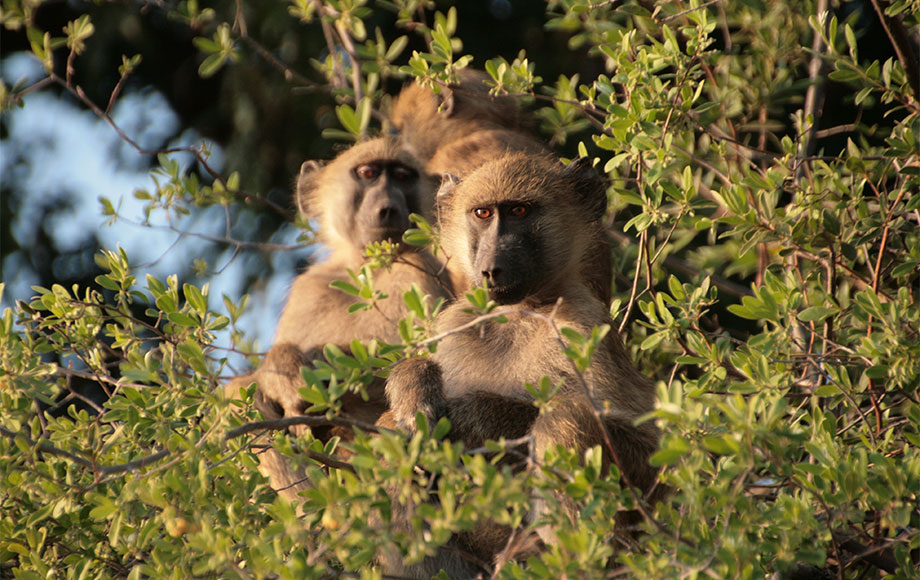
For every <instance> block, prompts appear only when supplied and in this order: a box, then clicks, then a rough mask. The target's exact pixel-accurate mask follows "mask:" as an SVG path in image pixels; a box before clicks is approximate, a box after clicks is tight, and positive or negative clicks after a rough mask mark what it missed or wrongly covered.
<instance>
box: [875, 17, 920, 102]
mask: <svg viewBox="0 0 920 580" xmlns="http://www.w3.org/2000/svg"><path fill="white" fill-rule="evenodd" d="M871 2H872V7H873V8H875V12H876V14H878V19H879V21H880V22H881V23H882V28H884V29H885V34H887V35H888V39H889V40H890V41H891V46H892V47H893V48H894V53H895V54H896V55H897V57H898V62H900V63H901V67H902V68H903V69H904V72H905V73H906V74H907V84H908V85H909V86H910V90H911V91H912V92H913V96H914V101H920V61H918V60H917V55H916V53H915V52H914V48H913V45H914V41H913V40H912V39H911V36H910V33H909V32H908V31H907V29H905V28H904V24H903V23H902V22H901V21H900V20H898V19H897V18H894V17H890V16H888V15H886V14H885V8H887V7H888V2H886V0H871Z"/></svg>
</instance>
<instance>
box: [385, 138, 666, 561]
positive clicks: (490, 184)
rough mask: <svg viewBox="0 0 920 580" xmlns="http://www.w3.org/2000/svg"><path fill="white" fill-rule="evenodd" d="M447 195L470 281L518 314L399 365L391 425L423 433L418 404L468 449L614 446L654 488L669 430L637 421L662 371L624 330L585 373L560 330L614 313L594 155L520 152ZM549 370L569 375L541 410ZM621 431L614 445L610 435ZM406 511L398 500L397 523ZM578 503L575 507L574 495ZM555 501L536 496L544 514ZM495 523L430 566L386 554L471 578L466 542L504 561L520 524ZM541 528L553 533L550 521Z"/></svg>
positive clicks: (444, 189) (391, 391) (443, 206)
mask: <svg viewBox="0 0 920 580" xmlns="http://www.w3.org/2000/svg"><path fill="white" fill-rule="evenodd" d="M437 206H438V211H439V215H440V219H441V225H442V238H443V241H442V243H443V244H444V247H445V248H446V249H447V250H448V251H450V252H451V255H452V256H453V260H455V262H456V265H457V266H458V267H462V268H463V269H464V271H465V272H466V275H467V277H468V278H469V279H471V280H477V279H478V280H483V279H484V280H485V282H486V283H487V286H488V292H489V296H490V298H491V299H492V300H494V301H496V302H497V303H498V304H499V306H498V307H497V308H496V309H495V310H494V311H493V312H494V313H495V314H502V315H504V317H505V318H506V319H507V321H506V322H503V323H500V322H497V321H494V320H493V321H488V322H485V323H483V324H482V325H481V326H476V327H470V328H467V329H465V330H461V331H458V332H456V333H453V334H449V335H448V336H446V337H445V338H444V339H443V340H442V341H441V343H440V344H439V345H438V348H437V351H436V352H435V353H434V354H432V355H431V356H429V357H426V358H413V359H408V360H406V361H403V362H402V363H400V364H399V365H397V366H396V367H395V368H394V369H393V370H392V372H391V374H390V376H389V378H388V380H387V384H386V395H387V399H388V401H389V404H390V410H389V411H387V412H386V413H385V414H384V415H383V416H381V418H380V420H379V424H381V425H387V426H392V425H395V426H398V427H399V428H401V429H404V430H407V431H410V432H412V431H414V430H415V429H416V427H415V416H416V413H418V412H422V413H423V414H424V415H425V416H426V418H427V419H428V421H429V423H430V424H434V423H435V422H436V421H437V420H438V419H439V418H441V417H447V418H448V419H449V420H450V423H451V430H450V432H449V433H448V438H450V439H453V440H462V441H463V442H464V444H465V445H466V446H467V447H479V446H481V445H482V443H483V441H485V440H487V439H498V438H500V437H506V438H514V437H521V436H525V435H529V436H531V437H533V441H534V451H535V456H536V459H537V460H538V461H540V460H542V458H543V455H544V453H545V452H546V450H547V449H549V448H551V447H554V446H556V445H562V446H565V447H568V448H572V449H575V450H577V451H579V452H584V451H585V449H587V448H589V447H591V446H593V445H601V446H602V448H604V451H605V455H606V460H607V461H614V462H615V463H616V464H617V465H618V466H619V467H620V469H621V470H622V473H623V476H624V480H625V481H628V482H629V484H630V485H633V486H635V487H637V488H638V489H640V490H643V491H646V490H649V489H650V488H651V487H652V484H653V482H654V480H655V476H656V473H655V470H654V469H653V468H652V467H651V466H650V465H649V463H648V457H649V455H650V454H651V453H652V452H653V451H654V450H655V448H656V447H657V442H658V431H657V428H656V427H655V426H654V425H653V424H652V423H644V424H642V425H640V426H638V427H637V426H634V424H633V422H634V420H635V419H636V418H637V417H639V416H641V415H643V414H645V413H647V412H649V411H651V410H652V408H653V406H654V389H653V385H652V383H651V381H650V380H648V379H647V378H645V377H644V376H643V375H641V374H640V373H639V372H638V371H637V370H636V368H635V367H634V366H633V365H632V363H631V362H630V360H629V357H628V356H627V354H626V352H625V350H624V348H623V345H622V344H621V342H620V338H619V337H618V336H617V334H616V332H615V331H614V330H613V329H611V330H610V332H609V333H608V334H607V335H606V337H605V338H604V339H603V343H602V345H601V346H600V348H598V349H597V351H596V352H595V353H594V355H593V364H592V365H591V366H590V367H589V368H588V369H587V370H585V371H584V372H583V373H577V372H575V370H574V367H573V364H572V362H571V361H570V360H569V359H568V358H567V357H566V355H565V354H564V352H563V346H562V338H561V336H560V334H559V333H558V331H557V329H558V328H563V327H568V328H571V329H573V330H575V331H577V332H578V333H580V334H582V335H588V334H590V332H591V329H592V328H593V327H595V326H598V325H601V324H612V321H611V320H610V315H609V313H608V311H607V308H606V307H605V306H604V304H602V303H601V301H600V300H598V298H597V296H596V295H595V294H594V293H593V292H592V290H591V289H590V288H589V286H588V283H587V281H586V280H585V276H584V267H583V260H585V258H586V255H587V256H589V257H590V254H591V252H592V245H593V244H594V240H593V238H592V234H591V228H590V227H589V226H590V225H591V224H593V223H595V222H596V221H597V220H599V219H600V218H601V216H602V215H603V213H604V210H605V208H606V194H605V187H604V185H603V183H602V181H601V179H600V178H599V177H598V176H597V174H596V173H595V172H594V170H593V169H592V168H591V167H590V166H589V165H587V164H586V163H584V162H583V161H582V160H579V161H575V162H573V163H571V164H570V165H568V166H567V167H563V165H562V164H561V163H559V162H558V161H556V160H554V159H552V158H550V157H541V156H527V155H511V156H507V157H504V158H501V159H498V160H495V161H492V162H490V163H486V164H484V165H483V166H482V167H480V168H479V169H478V170H476V171H475V172H473V173H472V174H470V175H469V176H467V178H466V179H463V180H460V181H459V182H458V181H456V180H453V179H445V180H444V182H443V184H442V186H441V189H440V190H439V192H438V197H437ZM476 317H477V314H476V313H474V312H470V311H469V308H468V305H466V304H463V303H459V302H458V303H455V304H453V305H450V306H448V307H447V308H446V309H445V310H444V311H443V312H442V313H441V314H440V315H439V317H438V319H437V322H436V331H437V332H439V333H440V332H446V331H448V330H451V329H458V328H461V327H463V326H464V325H465V324H468V323H470V322H471V321H472V320H473V319H475V318H476ZM544 376H546V377H548V378H549V379H550V380H551V381H552V382H553V383H554V384H559V385H561V386H560V387H559V389H558V391H557V392H556V393H555V395H553V397H552V399H551V400H550V406H549V409H548V411H546V412H544V413H542V414H541V413H538V411H537V409H536V408H535V407H534V405H533V404H532V397H531V395H530V393H529V392H528V391H527V389H526V388H525V383H528V382H529V383H531V384H537V383H538V381H539V380H540V379H541V377H544ZM598 415H600V417H602V421H601V420H599V419H598ZM608 439H609V441H611V442H612V450H611V449H609V448H607V447H606V446H605V440H608ZM394 503H396V502H394ZM404 509H405V506H399V505H396V506H394V512H393V513H394V518H395V521H397V523H398V522H399V521H400V520H399V518H400V517H402V516H404V513H402V511H401V510H404ZM568 509H569V515H570V516H571V515H573V513H574V506H568ZM543 510H544V507H543V506H542V505H539V504H536V505H535V506H534V509H533V514H532V515H533V517H534V518H537V517H539V516H540V515H541V513H542V512H543ZM496 528H497V526H494V525H493V526H490V525H489V524H483V525H482V526H481V527H480V529H476V530H474V531H473V532H471V533H468V534H463V535H458V536H457V537H455V538H452V539H451V544H452V546H451V548H454V549H449V550H443V551H441V552H439V554H438V555H437V556H435V557H431V558H427V559H425V560H424V561H423V562H421V563H420V564H418V565H414V566H405V565H404V564H403V562H402V561H401V559H400V558H398V557H395V556H394V555H393V554H384V555H383V556H382V562H383V565H384V568H385V569H386V571H387V573H390V574H396V575H403V576H410V577H413V578H428V577H430V575H431V574H434V573H435V572H437V570H439V569H440V568H444V569H445V570H447V572H448V574H449V575H450V577H451V578H471V577H473V576H475V575H476V574H477V573H479V572H481V570H479V569H478V568H477V566H475V565H473V564H470V563H469V562H468V561H466V560H464V559H462V558H459V557H458V555H457V553H458V552H464V551H465V552H469V553H472V554H473V555H474V556H476V558H478V559H479V560H480V561H486V562H489V561H491V560H492V559H493V558H494V557H495V555H496V554H497V553H498V552H500V551H501V550H502V549H503V548H504V542H505V540H506V539H507V538H508V533H509V530H504V533H501V530H496ZM539 534H540V537H541V538H542V539H543V540H544V541H547V542H551V541H553V538H552V533H551V532H550V531H548V530H545V529H541V530H539Z"/></svg>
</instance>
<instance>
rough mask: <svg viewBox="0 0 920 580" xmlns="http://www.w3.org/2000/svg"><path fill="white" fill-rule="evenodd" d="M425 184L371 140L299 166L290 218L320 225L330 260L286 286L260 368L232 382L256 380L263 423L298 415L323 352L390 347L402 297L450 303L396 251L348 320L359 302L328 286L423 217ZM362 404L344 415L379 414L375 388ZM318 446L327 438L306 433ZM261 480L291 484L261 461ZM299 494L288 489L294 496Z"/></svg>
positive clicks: (419, 263) (444, 287)
mask: <svg viewBox="0 0 920 580" xmlns="http://www.w3.org/2000/svg"><path fill="white" fill-rule="evenodd" d="M434 189H435V186H434V185H433V183H432V181H431V179H430V178H429V177H428V176H427V175H426V174H425V172H424V170H423V168H422V167H421V166H420V165H419V164H418V163H417V162H416V161H415V160H414V158H413V157H411V156H410V155H409V154H408V153H407V152H406V151H405V150H404V149H403V148H401V147H400V146H399V145H398V144H396V143H395V142H394V141H392V140H390V139H385V138H379V139H373V140H370V141H367V142H364V143H360V144H358V145H355V146H354V147H352V148H351V149H348V150H347V151H345V152H344V153H342V154H341V155H339V156H338V157H337V158H336V159H335V160H333V161H332V162H330V163H329V164H328V165H326V166H325V167H321V166H319V165H318V164H316V163H312V162H307V163H305V164H304V166H303V168H302V169H301V173H300V177H299V178H298V183H297V196H296V197H297V205H298V209H299V210H300V211H301V213H303V214H304V215H306V216H310V217H314V218H316V219H317V220H318V221H319V223H320V236H321V239H322V241H323V242H324V243H325V244H326V246H327V247H328V248H329V250H330V252H331V255H330V256H329V258H328V259H327V260H326V261H324V262H321V263H318V264H314V265H312V266H310V268H309V269H307V271H305V272H304V273H302V274H301V275H300V276H298V277H297V278H296V279H295V280H294V283H293V286H292V288H291V291H290V294H289V296H288V300H287V303H286V305H285V307H284V310H283V311H282V313H281V318H280V320H279V322H278V328H277V330H276V333H275V343H274V345H273V346H272V347H271V349H270V350H269V351H268V354H267V355H266V357H265V360H264V362H263V363H262V366H261V367H259V369H258V370H256V371H255V372H254V373H253V374H252V375H249V376H246V377H239V378H237V379H234V380H233V381H232V382H231V384H230V386H229V389H230V390H231V391H233V390H238V388H239V387H240V386H245V385H248V384H249V383H250V382H252V381H255V382H256V383H258V390H257V392H256V397H255V400H256V406H257V407H258V408H259V410H260V411H261V412H262V414H263V415H264V416H266V418H279V417H282V416H284V417H290V416H296V415H300V414H302V412H303V410H304V409H305V407H306V402H305V401H304V400H303V398H302V397H301V396H300V394H299V392H298V390H299V389H300V387H302V386H304V385H303V381H302V379H301V375H300V367H302V366H305V365H309V364H310V363H311V361H313V360H317V359H321V358H322V349H323V347H324V346H325V345H326V344H334V345H336V346H338V347H340V348H342V349H343V350H347V349H348V346H349V344H350V343H351V341H352V339H355V338H357V339H359V340H362V341H369V340H371V339H377V340H381V341H384V342H397V341H398V340H399V332H398V328H397V323H398V321H399V320H400V319H401V318H403V317H404V316H405V315H406V312H407V309H406V306H405V304H404V303H403V301H402V293H403V292H404V291H405V290H408V289H409V287H410V286H411V285H412V284H417V285H418V286H419V287H420V288H421V290H422V291H423V292H424V293H425V294H429V295H431V296H433V297H448V296H449V295H450V293H451V287H450V282H449V280H448V278H447V276H446V275H444V274H442V272H441V271H442V270H443V266H442V265H441V264H440V262H438V261H437V260H436V259H435V258H433V257H432V256H431V255H430V254H429V253H428V252H427V251H424V250H420V251H416V250H413V249H411V248H409V247H406V246H405V245H400V250H401V252H400V254H399V257H398V258H397V260H396V261H395V262H394V263H393V264H392V265H391V266H390V267H389V269H378V270H376V271H374V273H373V277H374V286H375V287H376V288H377V289H379V290H381V291H383V292H384V293H386V294H388V295H389V298H388V299H386V300H384V301H382V302H381V303H379V304H378V307H376V308H373V309H369V310H364V311H360V312H356V313H349V312H348V311H347V310H348V307H349V306H350V305H352V304H354V303H355V302H356V301H357V300H358V299H357V298H355V297H354V296H351V295H349V294H346V293H344V292H342V291H340V290H337V289H335V288H331V287H330V283H331V282H333V281H335V280H345V281H347V280H348V279H349V276H348V273H347V270H348V269H351V270H353V271H357V270H358V268H360V266H361V265H362V263H363V252H364V249H365V246H366V244H368V243H369V242H374V241H383V240H391V241H393V242H398V241H399V240H401V237H402V234H403V232H404V231H405V230H406V229H407V228H408V227H409V224H410V222H409V214H410V213H419V214H422V215H426V216H429V217H430V216H431V206H432V202H433V197H434ZM367 391H368V394H369V397H370V399H369V400H368V401H364V400H362V399H361V398H360V397H359V396H358V395H356V394H350V393H349V394H348V395H346V396H345V398H344V399H343V406H344V410H345V412H346V413H347V414H348V415H350V416H351V417H353V418H356V419H359V420H362V421H364V422H368V423H373V422H374V421H375V420H376V419H377V417H378V416H379V415H380V413H382V412H383V411H384V410H385V409H386V400H385V397H384V394H383V385H382V381H379V380H378V381H375V382H374V383H372V384H371V385H369V386H368V388H367ZM314 434H315V435H318V436H319V437H321V438H328V436H331V435H332V434H340V433H325V434H324V433H322V432H320V431H319V430H317V431H315V432H314ZM262 468H263V471H267V472H268V474H269V475H270V476H271V478H272V484H273V486H274V487H275V488H276V489H277V488H279V487H284V486H288V485H291V484H293V483H294V481H292V479H295V480H296V479H297V478H296V477H295V476H294V474H292V473H290V472H289V471H288V470H287V467H286V463H285V461H284V460H283V458H282V457H280V456H278V455H277V454H276V453H274V452H273V451H269V452H267V453H265V454H263V457H262ZM297 489H298V486H294V487H292V488H291V489H290V490H289V493H288V494H287V495H289V496H292V495H293V493H294V491H296V490H297Z"/></svg>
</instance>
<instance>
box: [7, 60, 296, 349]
mask: <svg viewBox="0 0 920 580" xmlns="http://www.w3.org/2000/svg"><path fill="white" fill-rule="evenodd" d="M0 67H2V70H0V73H2V76H3V79H4V81H5V82H6V84H7V86H12V85H13V84H14V83H16V82H17V81H20V80H23V79H25V80H26V81H27V83H29V82H34V81H35V80H37V79H39V78H41V76H42V69H41V65H40V64H39V62H38V60H37V59H35V58H34V57H33V56H31V55H30V54H27V53H17V54H13V55H10V56H8V57H6V58H5V59H4V60H3V61H2V62H0ZM4 115H5V116H7V119H6V123H7V126H8V128H9V134H8V137H7V138H6V139H4V140H2V141H0V180H2V179H15V182H16V183H17V184H18V187H17V190H16V191H14V192H13V195H15V196H17V198H18V200H19V203H17V204H14V207H16V206H18V207H19V208H20V209H19V211H18V212H17V215H15V216H14V220H13V228H12V229H13V231H12V234H13V236H14V238H15V239H16V240H17V243H19V245H20V246H29V245H31V244H34V242H35V239H36V235H37V229H36V228H37V227H39V226H41V224H38V223H37V216H38V215H39V211H40V208H41V203H42V202H43V201H44V200H46V199H47V196H55V195H59V194H61V193H63V192H68V193H70V194H72V195H74V196H75V199H74V203H73V205H72V211H69V212H61V213H60V214H58V215H56V216H55V217H54V218H53V219H51V220H47V221H46V223H45V224H44V227H45V228H46V231H47V232H48V234H49V236H50V237H51V238H52V239H53V241H54V244H55V245H56V247H57V248H58V249H59V250H65V251H66V250H68V249H75V248H78V247H80V246H81V244H82V242H84V241H85V240H86V239H87V238H89V237H91V236H93V235H94V234H98V236H99V238H100V239H101V240H102V246H103V247H104V248H107V249H114V248H116V247H121V248H124V249H125V251H126V252H127V253H128V256H129V259H130V261H131V263H132V264H133V265H134V266H135V268H136V270H135V275H136V276H137V278H138V279H139V280H141V281H143V280H144V279H145V275H146V274H147V273H148V272H149V273H151V274H153V275H154V276H156V277H158V278H160V279H164V278H166V276H168V275H170V274H173V273H177V272H182V271H183V270H184V269H185V266H186V265H187V264H186V263H185V262H183V261H186V262H190V261H191V260H192V259H194V257H197V256H201V255H202V254H204V251H205V249H211V250H213V248H206V246H207V245H213V242H208V241H205V240H202V239H200V238H196V237H193V236H185V237H181V239H180V235H179V234H177V233H175V232H173V231H170V230H169V229H168V228H167V226H168V225H169V223H168V222H167V221H166V216H165V215H164V214H163V213H162V212H160V213H158V214H155V216H154V217H153V218H152V219H151V221H152V222H153V227H144V226H141V225H137V224H139V223H140V222H141V221H142V219H143V213H142V207H143V206H142V202H140V201H138V200H136V199H135V198H134V196H133V192H134V191H135V190H136V189H138V188H143V189H148V190H152V189H153V188H154V182H153V179H152V178H151V176H150V173H149V169H148V168H149V166H150V159H149V157H145V156H142V155H140V154H138V153H137V152H136V151H135V150H134V149H132V148H131V147H130V146H129V145H128V144H127V143H124V142H123V141H122V140H121V139H120V138H119V137H118V135H117V134H116V133H115V131H114V130H113V129H112V128H111V127H110V126H109V125H108V124H107V123H105V122H104V121H102V120H100V119H99V118H97V117H96V116H95V115H94V114H93V113H92V112H91V111H88V110H86V109H84V108H81V107H79V106H77V105H76V104H75V103H74V101H73V100H72V99H69V98H66V97H61V96H58V95H55V94H52V93H51V92H50V91H49V92H42V91H38V92H36V93H32V94H30V95H29V96H27V98H26V100H25V107H23V108H21V109H14V110H12V111H9V112H6V113H4ZM112 117H113V119H114V120H115V122H116V123H117V124H118V125H119V127H121V129H122V130H123V131H124V132H125V133H126V134H127V135H129V136H130V137H131V138H132V139H134V140H135V141H136V142H138V143H139V144H140V145H141V146H142V147H148V148H149V147H156V146H158V145H159V144H161V143H163V142H164V141H166V140H169V146H179V145H189V144H194V145H197V144H198V143H200V142H201V138H200V137H199V136H198V135H196V134H194V133H192V132H185V133H183V134H177V133H178V131H179V130H180V124H179V119H178V117H177V116H176V114H175V113H174V112H173V111H172V110H171V109H170V107H169V104H168V103H167V101H166V99H165V98H164V97H163V95H161V94H160V93H158V92H156V91H154V90H150V89H148V90H143V91H141V92H133V93H126V94H124V95H123V96H121V97H120V98H119V100H118V102H117V103H116V105H115V107H114V108H113V111H112ZM210 148H211V153H212V155H211V159H210V161H209V163H210V164H211V166H212V167H213V168H215V169H216V170H217V171H219V172H221V173H224V174H229V173H230V172H231V171H233V169H234V168H227V167H224V161H223V155H222V150H221V148H220V147H219V146H218V145H216V144H210ZM14 152H15V153H16V154H18V155H21V156H22V158H23V160H24V161H25V162H24V163H20V164H16V165H15V167H14V166H13V161H14V159H15V158H16V157H17V155H14ZM178 159H179V160H180V162H181V163H184V164H185V166H186V167H187V166H188V165H189V164H191V163H192V162H193V159H192V158H191V156H190V155H184V156H180V157H178ZM12 171H17V172H19V173H17V174H15V175H14V174H12V173H11V172H12ZM103 196H104V197H107V198H109V199H110V200H111V201H112V203H113V204H115V206H116V207H118V206H119V203H120V204H121V205H120V209H119V213H120V214H121V215H123V216H125V218H126V219H125V220H119V221H118V222H117V223H116V224H114V225H112V226H107V225H105V222H106V219H105V218H104V217H103V215H102V207H101V204H100V202H99V197H103ZM242 215H243V216H244V217H245V215H246V214H245V213H243V214H242ZM253 221H254V220H253ZM132 222H134V223H132ZM225 222H226V217H225V214H224V212H223V210H222V209H221V208H220V207H212V208H208V209H204V210H201V211H198V212H194V213H193V215H191V216H189V217H188V218H184V219H181V220H178V221H175V220H174V221H173V222H172V226H173V227H175V228H177V229H179V230H181V231H186V232H198V233H202V234H206V235H210V236H218V237H219V236H222V235H223V226H224V224H225ZM242 225H243V226H244V227H242V228H241V229H242V230H243V233H244V234H245V232H246V231H252V230H251V228H250V229H249V230H247V229H246V227H245V225H246V224H242ZM235 233H236V231H235ZM298 234H299V231H298V230H297V229H296V228H294V227H293V226H287V227H285V228H284V229H283V230H282V231H281V232H280V233H279V234H278V235H277V236H276V237H275V239H272V240H271V242H272V243H277V244H287V245H295V244H296V238H297V236H298ZM307 252H308V250H307V249H306V248H301V249H299V250H296V251H276V252H272V253H271V255H270V257H269V259H270V260H271V261H272V264H273V266H274V268H273V269H274V271H275V272H280V273H278V274H275V275H273V276H272V277H271V279H268V280H264V281H263V282H262V283H261V284H258V285H257V288H255V289H253V290H252V291H251V295H250V301H249V308H248V310H247V313H246V315H245V316H244V319H243V320H242V321H241V323H240V327H241V328H243V329H244V330H245V331H246V333H247V336H248V337H249V338H254V339H256V340H257V341H258V344H259V346H260V348H261V349H263V350H264V349H265V348H267V346H268V345H270V344H271V337H272V335H273V333H274V329H275V325H276V323H277V319H278V315H279V314H280V305H281V304H283V300H284V297H285V295H286V293H287V289H288V287H289V286H290V283H291V280H292V279H293V277H294V275H295V274H296V272H295V267H296V263H297V261H298V260H302V259H303V257H304V256H305V255H306V253H307ZM209 266H210V268H209V269H210V270H212V271H215V272H219V273H215V274H214V275H212V276H210V277H209V278H208V280H206V281H207V282H208V284H209V285H210V295H211V298H210V307H211V308H212V309H214V310H216V311H218V312H222V311H223V302H222V300H221V296H222V295H224V294H226V295H227V296H229V297H230V298H231V299H233V300H234V301H236V300H238V298H239V297H240V295H241V293H242V282H243V272H244V271H245V270H246V269H247V268H249V267H258V265H257V264H254V263H253V262H252V260H251V259H249V258H247V257H245V256H244V257H242V258H236V259H234V258H233V256H232V251H231V249H229V248H226V247H224V250H223V253H222V255H221V257H220V258H219V259H218V260H217V261H216V263H214V264H209ZM262 267H264V264H263V265H262ZM3 278H4V279H3V280H2V281H3V282H4V283H6V290H5V293H4V298H3V307H7V306H10V305H11V304H12V303H13V302H14V301H15V300H19V299H28V298H30V297H31V296H33V295H34V294H35V293H34V291H33V290H31V286H32V285H34V284H35V283H36V279H35V277H34V273H33V272H32V271H31V269H30V268H28V267H27V265H26V264H24V263H23V261H22V260H21V257H17V255H15V254H14V255H12V256H10V257H9V258H7V260H6V262H5V263H4V264H3ZM181 282H182V281H180V283H181ZM217 344H218V345H219V346H226V345H228V344H229V336H228V335H222V336H221V337H220V338H219V339H218V341H217ZM218 356H220V355H218ZM233 361H234V363H235V364H238V363H239V359H238V358H234V359H233Z"/></svg>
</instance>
